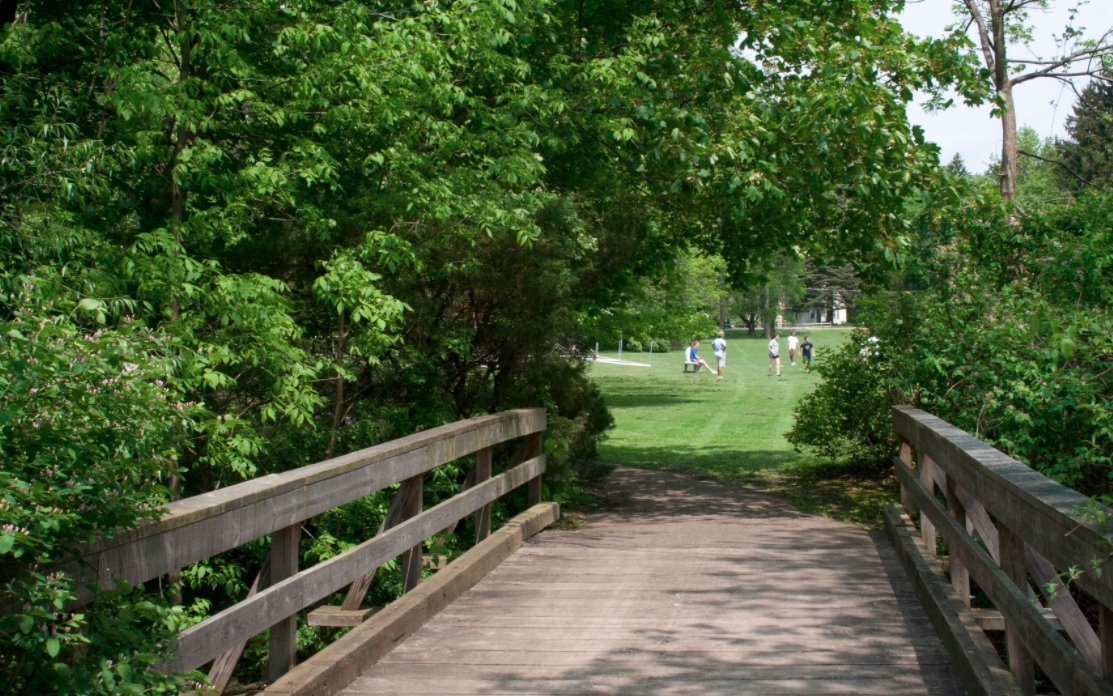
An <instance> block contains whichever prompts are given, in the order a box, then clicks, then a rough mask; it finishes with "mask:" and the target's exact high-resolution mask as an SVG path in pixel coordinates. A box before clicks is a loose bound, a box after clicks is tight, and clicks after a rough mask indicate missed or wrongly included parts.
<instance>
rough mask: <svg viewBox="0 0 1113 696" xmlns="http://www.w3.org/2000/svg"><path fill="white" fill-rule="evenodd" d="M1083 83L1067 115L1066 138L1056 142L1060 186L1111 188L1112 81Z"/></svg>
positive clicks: (1074, 188) (1083, 188)
mask: <svg viewBox="0 0 1113 696" xmlns="http://www.w3.org/2000/svg"><path fill="white" fill-rule="evenodd" d="M1110 75H1111V73H1110V72H1109V71H1106V72H1105V73H1104V74H1103V75H1102V77H1103V78H1104V79H1099V80H1094V81H1092V82H1090V84H1088V85H1086V88H1085V89H1083V90H1082V93H1081V94H1080V95H1079V96H1078V101H1077V102H1076V103H1075V105H1074V112H1073V113H1072V114H1071V115H1070V116H1068V117H1067V124H1066V126H1067V139H1066V140H1064V141H1060V142H1058V143H1057V144H1056V151H1057V155H1058V158H1059V161H1060V162H1061V166H1060V167H1059V169H1058V170H1057V171H1056V174H1057V175H1058V179H1059V184H1060V186H1062V187H1064V188H1066V189H1068V190H1070V191H1074V192H1076V193H1078V192H1081V191H1084V190H1085V189H1086V188H1087V187H1096V188H1104V189H1110V188H1113V81H1111V80H1110V79H1109V77H1110Z"/></svg>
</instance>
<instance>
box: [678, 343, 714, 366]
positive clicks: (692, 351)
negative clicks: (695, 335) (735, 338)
mask: <svg viewBox="0 0 1113 696" xmlns="http://www.w3.org/2000/svg"><path fill="white" fill-rule="evenodd" d="M698 348H699V341H692V342H691V343H689V344H688V350H687V351H686V352H685V353H684V371H685V372H687V371H688V366H689V365H692V366H693V367H695V369H694V370H692V372H699V369H700V368H701V367H706V368H707V371H708V372H711V366H710V365H708V364H707V362H706V361H705V360H704V359H703V358H701V357H700V356H699V355H698V354H697V353H696V350H697V349H698Z"/></svg>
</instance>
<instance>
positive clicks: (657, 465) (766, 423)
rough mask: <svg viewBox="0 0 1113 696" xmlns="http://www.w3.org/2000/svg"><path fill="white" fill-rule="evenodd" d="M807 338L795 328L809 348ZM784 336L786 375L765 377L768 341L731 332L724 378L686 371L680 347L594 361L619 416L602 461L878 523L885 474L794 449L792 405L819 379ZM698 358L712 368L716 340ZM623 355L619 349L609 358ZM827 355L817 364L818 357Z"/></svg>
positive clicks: (843, 333) (823, 333)
mask: <svg viewBox="0 0 1113 696" xmlns="http://www.w3.org/2000/svg"><path fill="white" fill-rule="evenodd" d="M804 335H805V333H804V331H803V330H800V329H797V336H798V337H799V338H800V339H801V342H803V337H804ZM807 335H808V336H810V337H811V341H812V343H814V344H815V346H816V347H817V349H822V348H835V347H837V346H838V345H840V344H842V343H843V342H845V341H846V340H848V338H849V336H850V331H849V330H844V329H821V330H818V331H808V333H807ZM787 337H788V331H783V332H782V333H781V340H780V343H781V375H782V376H781V377H780V378H778V377H776V376H773V377H769V376H767V368H768V364H769V360H768V357H767V355H768V353H767V346H768V342H769V341H768V339H766V338H764V337H762V336H760V335H758V336H756V337H754V338H749V337H748V336H747V335H746V332H744V331H728V332H727V365H726V368H725V370H724V372H723V377H724V379H723V381H722V382H719V381H717V380H716V379H715V374H714V373H713V372H711V373H709V372H706V371H703V370H701V371H700V372H698V373H696V374H691V373H688V374H685V373H684V372H683V367H684V354H683V352H682V351H673V352H669V353H654V354H653V355H652V357H650V355H649V353H631V352H628V351H627V352H624V353H623V355H622V358H623V359H624V360H628V361H632V362H641V363H650V364H651V366H650V367H634V366H627V365H611V364H606V363H595V364H593V365H592V367H591V375H592V378H593V379H594V380H595V382H596V383H597V384H598V385H599V387H600V388H601V389H602V391H603V394H604V396H605V398H606V402H607V406H608V407H609V408H610V409H611V412H612V413H613V414H614V418H615V429H614V430H613V431H611V433H610V436H609V437H608V439H607V440H606V441H604V442H603V443H601V444H600V446H599V454H600V458H601V459H602V460H603V461H606V462H610V463H613V464H617V465H620V466H632V467H640V468H649V469H671V470H675V471H682V472H685V473H688V474H691V475H694V476H698V477H711V478H716V479H720V480H723V481H726V482H730V483H735V484H741V485H751V486H758V487H761V488H764V489H766V490H769V491H771V492H774V493H777V494H779V495H781V496H782V497H784V498H786V499H788V500H789V501H790V502H792V503H793V504H795V505H797V506H798V507H800V508H801V509H804V510H806V511H810V512H819V513H822V514H827V515H830V516H833V517H836V518H839V519H845V520H849V521H852V522H856V523H860V524H864V525H866V526H871V527H872V526H876V524H877V523H878V521H879V519H880V517H879V510H880V506H881V505H882V504H883V503H884V502H887V501H889V500H892V499H894V497H895V495H896V488H895V483H894V482H893V480H892V478H891V475H890V474H888V473H887V472H885V471H884V469H883V468H879V467H875V466H865V467H863V466H860V465H857V466H851V465H846V464H837V463H830V462H821V461H819V460H817V459H816V458H815V457H812V456H811V455H808V454H803V453H799V452H796V451H794V450H793V448H792V445H790V444H789V443H788V441H787V440H786V439H785V436H784V434H785V433H786V432H787V431H788V430H789V429H790V428H791V427H792V423H793V409H794V408H795V406H796V404H797V402H798V401H799V400H800V398H801V397H802V396H803V395H804V394H806V393H808V392H809V391H810V390H811V389H812V388H814V386H815V384H816V383H817V382H818V380H819V379H820V378H819V375H817V374H816V373H815V372H814V371H813V372H811V373H810V374H808V373H805V372H804V366H803V362H802V360H801V359H800V356H799V355H797V359H796V366H795V367H793V366H792V365H791V364H790V363H789V360H788V346H787V340H786V339H787ZM699 354H700V357H702V358H703V359H704V360H706V361H707V362H708V364H709V365H711V366H712V368H714V367H715V356H714V355H713V354H712V351H711V338H710V337H709V338H707V339H701V342H700V350H699ZM601 355H602V356H604V357H611V358H614V357H617V353H616V352H603V353H601ZM822 358H823V356H822V350H820V351H819V354H818V355H817V361H819V360H822Z"/></svg>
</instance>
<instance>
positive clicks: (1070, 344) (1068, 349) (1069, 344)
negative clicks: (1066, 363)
mask: <svg viewBox="0 0 1113 696" xmlns="http://www.w3.org/2000/svg"><path fill="white" fill-rule="evenodd" d="M1074 349H1075V345H1074V341H1073V340H1072V339H1071V337H1070V336H1063V340H1061V341H1059V352H1061V353H1062V354H1063V358H1065V359H1066V360H1070V359H1071V356H1072V355H1074Z"/></svg>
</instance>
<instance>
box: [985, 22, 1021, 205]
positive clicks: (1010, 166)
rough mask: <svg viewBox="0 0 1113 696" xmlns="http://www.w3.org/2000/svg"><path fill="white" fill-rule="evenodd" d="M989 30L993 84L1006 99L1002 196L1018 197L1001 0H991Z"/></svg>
mask: <svg viewBox="0 0 1113 696" xmlns="http://www.w3.org/2000/svg"><path fill="white" fill-rule="evenodd" d="M989 14H990V20H989V21H990V29H991V31H992V32H993V86H994V88H995V89H996V90H997V93H998V94H1000V95H1001V98H1002V100H1003V101H1004V102H1005V113H1003V114H1001V174H1000V187H1001V199H1002V200H1005V201H1012V200H1015V199H1016V159H1017V156H1018V154H1019V153H1018V152H1017V144H1016V105H1015V103H1014V102H1013V85H1012V82H1010V81H1009V62H1008V55H1007V50H1008V49H1007V44H1006V41H1007V39H1006V37H1005V11H1004V9H1003V8H1002V7H1001V2H1000V0H989Z"/></svg>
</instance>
